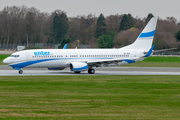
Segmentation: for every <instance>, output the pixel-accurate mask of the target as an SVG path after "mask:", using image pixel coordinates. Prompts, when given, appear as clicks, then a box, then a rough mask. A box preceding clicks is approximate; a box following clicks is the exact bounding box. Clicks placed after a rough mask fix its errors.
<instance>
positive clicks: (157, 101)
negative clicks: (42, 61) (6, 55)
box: [0, 76, 180, 120]
mask: <svg viewBox="0 0 180 120" xmlns="http://www.w3.org/2000/svg"><path fill="white" fill-rule="evenodd" d="M179 113H180V76H21V77H0V119H2V120H3V119H13V120H14V119H16V120H19V119H23V120H27V119H38V120H39V119H42V120H43V119H80V120H82V119H97V120H104V119H107V120H109V119H180V114H179Z"/></svg>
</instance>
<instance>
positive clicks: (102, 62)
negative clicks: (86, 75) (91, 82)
mask: <svg viewBox="0 0 180 120" xmlns="http://www.w3.org/2000/svg"><path fill="white" fill-rule="evenodd" d="M137 59H140V58H139V57H133V58H120V59H103V60H93V61H87V64H88V65H89V66H92V67H102V66H108V67H109V65H110V64H116V65H117V66H119V64H118V63H121V62H127V63H129V64H130V63H135V62H136V60H137Z"/></svg>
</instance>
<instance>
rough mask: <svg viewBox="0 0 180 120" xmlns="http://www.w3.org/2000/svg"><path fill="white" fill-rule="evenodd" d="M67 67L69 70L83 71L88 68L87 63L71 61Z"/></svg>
mask: <svg viewBox="0 0 180 120" xmlns="http://www.w3.org/2000/svg"><path fill="white" fill-rule="evenodd" d="M69 68H70V70H71V71H85V70H87V69H88V64H87V63H82V62H71V63H70V66H69Z"/></svg>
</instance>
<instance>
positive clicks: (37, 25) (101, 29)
mask: <svg viewBox="0 0 180 120" xmlns="http://www.w3.org/2000/svg"><path fill="white" fill-rule="evenodd" d="M152 17H153V14H151V13H149V14H148V15H147V17H145V18H143V19H141V18H138V17H133V16H132V15H131V14H122V15H119V14H116V15H109V16H106V17H104V15H103V14H100V15H99V16H98V17H97V16H95V15H93V14H88V15H82V16H76V17H67V14H66V12H65V11H61V10H55V11H53V12H52V13H46V12H40V11H39V10H38V9H36V8H34V7H31V8H28V7H26V6H11V7H8V6H7V7H5V8H4V9H3V10H1V11H0V44H3V45H4V47H5V48H6V47H7V46H8V44H16V45H17V44H19V45H20V44H26V46H28V45H29V44H34V43H53V44H61V47H63V44H65V43H66V42H69V45H70V46H69V48H70V47H75V46H77V45H90V46H91V47H99V48H112V47H116V48H119V47H122V46H125V45H128V44H131V43H132V42H134V40H135V39H136V38H137V37H138V35H139V34H140V32H141V31H142V29H143V28H144V26H145V25H146V24H147V23H148V21H149V20H150V19H151V18H152ZM179 41H180V23H178V22H177V20H176V19H175V18H174V17H167V18H166V19H164V20H163V19H161V18H158V24H157V29H156V33H155V39H154V43H153V44H155V45H156V49H165V48H172V47H177V48H180V43H179Z"/></svg>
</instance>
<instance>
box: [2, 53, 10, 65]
mask: <svg viewBox="0 0 180 120" xmlns="http://www.w3.org/2000/svg"><path fill="white" fill-rule="evenodd" d="M9 56H10V55H0V65H5V64H4V63H3V60H4V59H5V58H7V57H9Z"/></svg>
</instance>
